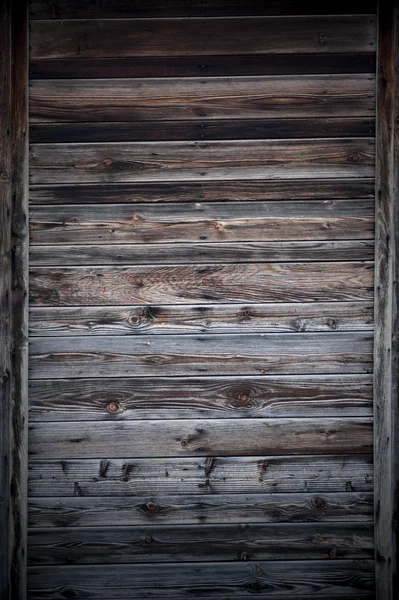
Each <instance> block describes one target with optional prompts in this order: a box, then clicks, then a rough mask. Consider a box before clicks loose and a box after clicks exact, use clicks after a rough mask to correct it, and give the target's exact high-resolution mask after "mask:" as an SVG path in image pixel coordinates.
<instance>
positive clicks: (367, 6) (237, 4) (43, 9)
mask: <svg viewBox="0 0 399 600" xmlns="http://www.w3.org/2000/svg"><path fill="white" fill-rule="evenodd" d="M375 12H376V3H375V2H374V1H373V0H365V1H364V2H362V3H361V4H359V3H358V2H354V1H351V2H348V1H346V2H345V1H343V0H336V1H335V2H334V3H333V4H330V3H326V4H323V3H319V2H315V1H314V0H300V1H298V0H268V2H264V0H212V1H207V2H204V0H194V1H193V0H191V1H190V2H189V3H187V2H184V1H182V0H167V1H166V0H146V1H145V2H134V3H132V2H131V0H114V1H112V2H110V1H108V2H103V1H102V0H68V1H66V0H56V1H54V0H33V1H32V2H31V3H30V16H31V19H82V18H84V19H91V18H94V19H98V18H103V19H115V18H117V17H119V18H133V17H135V18H143V17H144V18H145V17H152V18H154V17H156V18H160V17H163V18H172V17H204V16H207V17H209V16H213V17H217V16H218V17H227V16H247V15H256V16H264V15H296V14H298V15H312V14H327V15H328V14H351V13H353V14H356V13H363V14H365V13H370V14H374V13H375Z"/></svg>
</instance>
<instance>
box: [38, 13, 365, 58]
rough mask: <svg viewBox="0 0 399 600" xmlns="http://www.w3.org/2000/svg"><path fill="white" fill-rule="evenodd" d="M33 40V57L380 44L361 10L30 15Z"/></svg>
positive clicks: (344, 49)
mask: <svg viewBox="0 0 399 600" xmlns="http://www.w3.org/2000/svg"><path fill="white" fill-rule="evenodd" d="M221 22H222V23H223V25H222V26H221ZM287 40H290V43H289V44H287ZM30 44H31V57H32V58H33V59H38V58H76V57H81V58H102V57H105V58H112V57H129V56H165V55H166V56H190V55H204V56H206V55H215V54H216V55H217V54H230V55H235V54H296V53H297V52H300V53H306V54H307V53H309V54H312V53H317V54H320V53H323V54H324V53H326V54H328V53H330V52H332V53H348V52H370V51H371V50H373V49H375V47H376V19H375V17H373V16H370V15H359V16H326V17H324V16H322V17H312V16H306V17H272V18H268V17H252V18H251V17H249V18H248V17H246V18H245V17H244V18H235V17H232V18H225V19H223V21H221V20H220V19H218V18H205V19H201V18H198V19H168V20H162V19H157V18H152V19H137V20H135V19H131V20H130V19H111V20H99V19H96V20H85V19H77V20H74V21H61V20H52V21H32V23H31V36H30Z"/></svg>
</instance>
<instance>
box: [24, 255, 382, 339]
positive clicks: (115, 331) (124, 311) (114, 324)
mask: <svg viewBox="0 0 399 600" xmlns="http://www.w3.org/2000/svg"><path fill="white" fill-rule="evenodd" d="M31 262H34V258H33V259H32V258H31ZM372 330H373V303H372V302H350V303H349V302H335V303H334V304H332V303H327V302H326V303H324V302H320V303H318V302H314V303H307V304H249V305H248V306H242V305H241V304H238V305H237V304H216V305H209V306H208V305H205V304H200V305H194V306H193V305H192V306H185V305H161V306H150V307H146V306H121V307H116V306H115V307H112V306H109V307H98V306H94V307H81V308H68V307H62V308H61V307H55V308H52V307H45V308H42V307H35V306H33V307H32V308H31V309H30V314H29V333H30V335H31V336H34V337H36V336H39V337H40V336H76V335H79V336H93V335H112V336H113V335H142V334H145V335H147V334H162V333H167V334H170V333H171V334H178V333H180V334H183V333H205V332H210V333H277V332H282V333H283V332H284V333H293V332H296V331H300V332H305V331H310V332H315V331H341V332H343V331H372Z"/></svg>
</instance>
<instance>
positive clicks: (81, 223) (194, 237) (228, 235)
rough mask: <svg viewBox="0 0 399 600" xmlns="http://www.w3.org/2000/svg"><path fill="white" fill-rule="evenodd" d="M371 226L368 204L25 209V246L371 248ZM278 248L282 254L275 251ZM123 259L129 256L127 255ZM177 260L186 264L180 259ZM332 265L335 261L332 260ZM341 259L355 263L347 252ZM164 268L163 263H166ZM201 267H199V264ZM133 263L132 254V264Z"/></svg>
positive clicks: (218, 255)
mask: <svg viewBox="0 0 399 600" xmlns="http://www.w3.org/2000/svg"><path fill="white" fill-rule="evenodd" d="M374 218H375V216H374V202H373V201H370V200H319V201H315V200H312V201H307V202H306V201H298V200H295V201H292V202H290V201H286V202H256V203H255V202H245V203H243V202H241V203H219V202H218V203H212V204H211V203H200V202H196V203H185V204H179V203H176V204H174V203H165V204H156V205H153V204H150V205H146V204H135V205H134V207H131V206H130V205H127V204H125V205H123V204H122V205H119V206H117V205H115V204H108V205H106V204H104V205H102V206H90V205H82V206H52V207H32V208H31V210H30V230H31V242H32V244H46V245H51V244H124V243H127V244H140V243H146V244H151V243H161V242H163V243H166V244H171V243H172V242H205V241H206V242H248V241H253V242H262V241H277V242H282V241H285V240H290V241H291V240H308V241H312V240H326V239H330V240H353V239H359V240H367V239H369V240H370V239H371V240H372V239H373V238H374ZM232 247H233V248H234V246H231V245H228V246H225V245H223V246H219V247H218V249H217V251H216V250H215V251H214V253H213V255H214V259H213V262H236V261H235V260H234V258H232V257H231V256H230V257H229V256H228V255H227V256H224V255H223V248H226V251H227V252H228V248H232ZM236 247H237V246H236ZM169 248H170V250H169V251H166V252H165V250H163V252H162V255H163V256H164V257H168V254H169V252H170V253H171V254H172V256H173V254H174V253H178V250H177V248H178V247H176V246H175V245H174V246H169ZM195 248H198V249H199V250H200V249H201V247H200V246H192V247H191V252H193V251H195ZM277 248H279V249H282V248H281V245H280V246H276V250H277ZM129 251H131V252H134V249H133V248H131V249H130V250H129ZM139 252H140V253H141V256H142V258H141V260H145V259H146V258H147V256H148V261H147V264H150V263H152V262H153V261H154V262H158V261H157V260H156V259H155V257H153V256H151V250H150V251H148V250H147V252H145V251H144V250H143V249H141V250H140V249H139ZM334 254H335V253H334V252H333V253H332V256H334ZM182 256H183V257H184V256H186V252H183V253H182ZM283 256H284V253H283V252H281V257H282V258H283ZM373 256H374V254H372V257H373ZM339 258H340V257H339V255H337V256H336V258H335V260H336V261H337V260H339ZM345 258H346V259H347V260H348V259H349V260H357V259H356V258H355V257H354V256H353V255H352V252H351V249H350V250H348V253H347V255H346V257H345ZM226 259H227V260H226ZM314 260H317V257H316V256H315V257H314ZM362 260H365V258H364V257H363V258H362ZM165 261H166V262H170V258H169V257H168V258H165ZM179 262H180V261H179ZM187 262H189V261H187ZM202 262H206V257H205V259H204V260H203V261H202ZM134 263H135V261H134V254H133V255H132V261H131V264H134ZM64 264H68V263H64ZM75 264H79V263H75ZM89 264H90V263H89Z"/></svg>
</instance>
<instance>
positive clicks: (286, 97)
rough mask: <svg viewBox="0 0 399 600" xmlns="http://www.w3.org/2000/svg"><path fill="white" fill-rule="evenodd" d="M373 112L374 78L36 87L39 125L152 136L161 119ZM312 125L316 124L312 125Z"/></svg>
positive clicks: (33, 98)
mask: <svg viewBox="0 0 399 600" xmlns="http://www.w3.org/2000/svg"><path fill="white" fill-rule="evenodd" d="M374 114H375V77H373V76H371V75H356V74H350V75H335V76H333V75H313V76H307V77H306V76H302V77H298V76H297V75H286V76H284V77H279V76H271V77H248V76H246V77H218V78H212V79H208V78H205V77H202V78H195V77H190V78H186V79H176V78H161V79H156V80H154V79H118V80H117V81H115V79H97V80H86V81H85V80H68V79H66V80H64V79H63V80H41V81H32V82H31V85H30V119H31V122H32V123H40V122H60V121H64V122H83V123H86V122H90V121H93V122H98V121H100V122H101V121H135V122H137V121H147V123H146V127H147V129H149V130H150V131H151V130H152V131H153V136H154V133H155V132H154V129H155V130H158V124H157V122H158V121H183V122H185V121H191V120H193V121H200V122H203V121H205V122H206V121H208V120H216V119H218V120H222V119H229V120H231V119H274V118H298V117H301V118H302V117H308V118H309V117H326V116H327V117H339V116H340V117H359V116H366V117H372V116H374ZM310 128H311V129H317V126H316V124H314V125H312V123H310ZM247 137H248V136H247ZM286 137H289V136H286ZM305 137H306V136H305ZM318 137H322V136H321V134H320V133H319V136H318ZM155 139H156V138H155ZM158 139H160V138H158ZM171 139H173V135H172V138H171Z"/></svg>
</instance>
